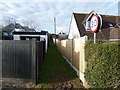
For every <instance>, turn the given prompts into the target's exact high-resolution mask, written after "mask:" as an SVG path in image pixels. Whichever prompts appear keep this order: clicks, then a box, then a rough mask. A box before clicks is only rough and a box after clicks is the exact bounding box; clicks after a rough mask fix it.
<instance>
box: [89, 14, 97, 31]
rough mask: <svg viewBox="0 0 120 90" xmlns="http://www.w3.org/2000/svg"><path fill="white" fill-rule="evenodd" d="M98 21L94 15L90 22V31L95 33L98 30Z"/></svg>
mask: <svg viewBox="0 0 120 90" xmlns="http://www.w3.org/2000/svg"><path fill="white" fill-rule="evenodd" d="M98 24H99V19H98V16H97V15H96V14H94V15H93V16H92V18H91V21H90V31H91V32H94V33H96V32H97V30H98Z"/></svg>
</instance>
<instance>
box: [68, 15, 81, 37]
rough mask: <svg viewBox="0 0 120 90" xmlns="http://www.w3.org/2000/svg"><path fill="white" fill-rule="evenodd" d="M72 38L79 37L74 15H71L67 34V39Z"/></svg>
mask: <svg viewBox="0 0 120 90" xmlns="http://www.w3.org/2000/svg"><path fill="white" fill-rule="evenodd" d="M73 38H80V33H79V30H78V27H77V24H76V21H75V17H74V15H73V16H72V21H71V24H70V32H69V35H68V39H73Z"/></svg>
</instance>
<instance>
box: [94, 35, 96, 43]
mask: <svg viewBox="0 0 120 90" xmlns="http://www.w3.org/2000/svg"><path fill="white" fill-rule="evenodd" d="M95 43H96V33H94V44H95Z"/></svg>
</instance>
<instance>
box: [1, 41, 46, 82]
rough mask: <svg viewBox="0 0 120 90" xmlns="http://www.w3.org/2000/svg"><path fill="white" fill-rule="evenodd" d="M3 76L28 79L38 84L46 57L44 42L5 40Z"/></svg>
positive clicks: (3, 47) (3, 45) (3, 42)
mask: <svg viewBox="0 0 120 90" xmlns="http://www.w3.org/2000/svg"><path fill="white" fill-rule="evenodd" d="M1 43H2V44H0V45H2V78H19V79H28V80H30V81H31V82H33V83H34V84H37V80H38V76H39V72H40V67H41V65H42V62H43V59H44V51H45V47H44V43H45V42H37V41H36V40H16V41H15V40H3V41H2V42H1Z"/></svg>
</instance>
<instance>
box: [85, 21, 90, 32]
mask: <svg viewBox="0 0 120 90" xmlns="http://www.w3.org/2000/svg"><path fill="white" fill-rule="evenodd" d="M85 29H86V31H90V21H87V22H86V25H85Z"/></svg>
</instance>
